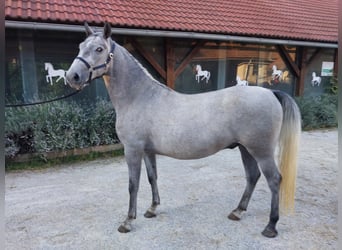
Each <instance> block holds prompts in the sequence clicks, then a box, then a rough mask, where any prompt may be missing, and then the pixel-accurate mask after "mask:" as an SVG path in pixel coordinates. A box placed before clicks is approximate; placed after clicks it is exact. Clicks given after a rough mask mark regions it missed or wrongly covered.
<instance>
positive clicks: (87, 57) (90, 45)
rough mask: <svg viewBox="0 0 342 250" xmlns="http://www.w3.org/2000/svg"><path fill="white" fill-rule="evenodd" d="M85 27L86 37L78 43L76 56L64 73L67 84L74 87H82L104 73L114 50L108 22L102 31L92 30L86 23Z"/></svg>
mask: <svg viewBox="0 0 342 250" xmlns="http://www.w3.org/2000/svg"><path fill="white" fill-rule="evenodd" d="M85 29H86V34H87V38H86V39H85V40H84V41H83V42H82V43H81V44H80V46H79V53H78V56H77V57H76V58H75V60H74V61H73V63H72V64H71V66H70V68H69V70H68V71H67V73H66V80H67V82H68V84H69V85H70V86H71V87H73V88H75V89H82V88H83V87H85V86H86V85H88V84H89V83H90V81H91V80H93V79H95V78H98V77H101V76H103V75H104V74H106V73H107V71H108V66H109V63H110V62H111V59H112V57H113V52H114V46H115V43H114V42H113V41H112V40H111V38H110V36H111V27H110V25H109V24H108V23H106V24H105V26H104V30H103V32H102V33H101V32H94V31H93V30H92V29H91V28H90V27H89V26H88V24H87V23H85Z"/></svg>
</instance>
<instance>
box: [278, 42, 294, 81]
mask: <svg viewBox="0 0 342 250" xmlns="http://www.w3.org/2000/svg"><path fill="white" fill-rule="evenodd" d="M277 48H278V52H279V54H280V56H281V58H282V59H283V61H284V62H285V64H286V65H287V67H288V68H289V69H290V71H291V72H292V73H293V74H294V75H295V76H296V77H298V78H299V77H300V70H299V68H298V66H297V64H296V63H295V62H294V61H293V60H292V58H291V57H290V55H289V53H288V52H287V51H286V49H285V47H284V46H283V45H277Z"/></svg>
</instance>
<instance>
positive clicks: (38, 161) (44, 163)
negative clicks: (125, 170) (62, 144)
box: [6, 149, 124, 172]
mask: <svg viewBox="0 0 342 250" xmlns="http://www.w3.org/2000/svg"><path fill="white" fill-rule="evenodd" d="M123 154H124V151H123V149H118V150H113V151H109V152H90V153H89V154H85V155H78V156H65V157H60V158H54V159H44V158H43V157H38V156H37V157H34V158H32V159H31V160H30V161H27V162H13V161H10V160H9V161H6V172H10V171H21V170H41V169H46V168H50V167H55V166H58V165H62V164H72V163H77V162H85V161H92V160H96V159H100V158H101V159H103V158H111V157H118V156H122V155H123Z"/></svg>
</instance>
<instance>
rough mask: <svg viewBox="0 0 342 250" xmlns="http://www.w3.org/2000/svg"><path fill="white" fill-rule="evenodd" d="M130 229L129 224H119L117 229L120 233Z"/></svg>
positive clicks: (127, 231)
mask: <svg viewBox="0 0 342 250" xmlns="http://www.w3.org/2000/svg"><path fill="white" fill-rule="evenodd" d="M131 230H132V228H131V226H130V225H125V224H122V225H120V227H119V228H118V231H119V232H120V233H129V232H130V231H131Z"/></svg>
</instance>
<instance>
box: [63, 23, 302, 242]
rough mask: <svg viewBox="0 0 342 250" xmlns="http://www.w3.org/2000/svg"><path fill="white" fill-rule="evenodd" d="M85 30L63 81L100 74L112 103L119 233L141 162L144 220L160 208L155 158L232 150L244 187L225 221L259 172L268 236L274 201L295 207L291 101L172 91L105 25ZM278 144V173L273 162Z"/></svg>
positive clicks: (253, 92)
mask: <svg viewBox="0 0 342 250" xmlns="http://www.w3.org/2000/svg"><path fill="white" fill-rule="evenodd" d="M85 29H86V34H87V38H86V39H85V41H83V42H82V43H81V44H80V47H79V54H78V56H77V57H76V58H75V60H74V61H73V63H72V65H71V66H70V68H69V70H68V71H67V74H66V79H67V81H68V83H69V85H70V86H71V87H73V88H75V89H82V88H84V87H85V86H87V85H88V84H90V82H91V80H93V79H95V78H98V77H102V76H103V78H104V81H105V85H106V87H107V90H108V93H109V96H110V98H111V101H112V103H113V105H114V108H115V111H116V114H117V120H116V131H117V134H118V136H119V138H120V141H121V142H122V144H123V145H124V153H125V159H126V162H127V165H128V172H129V194H130V199H129V209H128V216H127V218H126V220H125V221H124V222H123V223H122V224H121V225H120V227H119V228H118V230H119V231H120V232H123V233H126V232H129V231H131V229H132V225H131V223H132V220H133V219H135V218H136V210H137V192H138V188H139V179H140V171H141V162H142V159H144V161H145V165H146V168H147V173H148V180H149V182H150V184H151V188H152V205H151V207H150V208H149V209H148V210H147V212H146V213H145V217H147V218H150V217H154V216H156V207H157V206H158V205H159V204H160V199H159V194H158V187H157V166H156V155H157V154H160V155H166V156H170V157H173V158H177V159H199V158H202V157H206V156H209V155H212V154H214V153H216V152H218V151H219V150H222V149H226V148H234V147H238V148H239V149H240V152H241V157H242V161H243V165H244V168H245V173H246V177H247V185H246V188H245V191H244V193H243V195H242V198H241V201H240V202H239V204H238V206H237V208H236V209H234V210H233V211H232V212H231V213H230V214H229V216H228V218H230V219H232V220H239V219H240V218H241V214H242V212H243V211H245V210H246V209H247V205H248V203H249V200H250V198H251V195H252V192H253V190H254V187H255V185H256V183H257V181H258V179H259V177H260V173H261V172H262V173H263V174H264V176H265V177H266V180H267V183H268V186H269V188H270V190H271V195H272V196H271V212H270V217H269V222H268V224H267V226H266V227H265V229H264V230H263V232H262V234H263V235H264V236H267V237H275V236H276V235H277V230H276V223H277V221H278V219H279V203H280V204H284V205H285V210H286V211H289V210H291V209H293V203H294V191H295V179H296V164H297V162H296V158H297V155H296V154H297V145H298V139H299V135H300V131H301V124H300V113H299V110H298V107H297V105H296V104H295V102H294V101H293V99H292V98H291V97H290V96H289V95H287V94H285V93H283V92H280V91H271V90H268V89H265V88H261V87H246V86H234V87H231V88H226V89H223V90H218V91H212V92H208V93H201V94H193V95H186V94H180V93H177V92H176V91H174V90H172V89H170V88H168V87H167V86H165V85H163V84H161V83H159V82H158V81H156V80H155V79H154V78H153V77H152V76H151V75H150V74H149V73H148V72H147V71H146V69H144V68H143V67H142V66H141V64H140V63H139V62H138V61H137V60H136V59H135V58H134V57H133V56H132V55H131V54H130V53H129V52H128V51H127V50H126V49H125V48H123V47H122V46H120V45H118V44H117V43H115V42H114V41H113V40H112V39H111V27H110V25H109V24H108V23H106V24H105V26H104V30H103V32H94V31H93V30H92V29H91V28H90V27H89V26H88V24H85ZM113 129H114V128H113ZM278 143H279V148H280V149H279V155H280V163H279V169H280V171H279V170H278V168H277V165H276V162H275V149H276V147H277V145H278ZM260 170H261V171H260ZM279 197H280V198H279ZM282 201H283V202H282Z"/></svg>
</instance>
